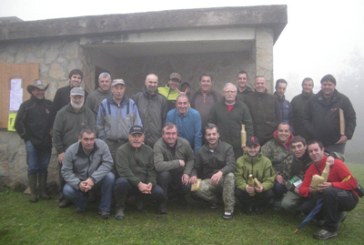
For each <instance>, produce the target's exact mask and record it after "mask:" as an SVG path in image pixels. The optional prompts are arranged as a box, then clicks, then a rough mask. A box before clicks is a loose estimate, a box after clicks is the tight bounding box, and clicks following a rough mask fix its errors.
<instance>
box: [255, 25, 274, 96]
mask: <svg viewBox="0 0 364 245" xmlns="http://www.w3.org/2000/svg"><path fill="white" fill-rule="evenodd" d="M255 60H256V63H255V64H256V69H255V70H256V75H257V76H258V75H261V76H264V77H265V79H266V80H267V88H268V91H269V92H270V93H272V90H273V31H272V29H269V28H257V30H256V38H255Z"/></svg>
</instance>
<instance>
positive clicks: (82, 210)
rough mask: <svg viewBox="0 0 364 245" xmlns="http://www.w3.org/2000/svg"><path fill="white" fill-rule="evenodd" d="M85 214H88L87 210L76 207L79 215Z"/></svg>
mask: <svg viewBox="0 0 364 245" xmlns="http://www.w3.org/2000/svg"><path fill="white" fill-rule="evenodd" d="M84 212H86V210H85V209H84V208H79V207H76V213H78V214H82V213H84Z"/></svg>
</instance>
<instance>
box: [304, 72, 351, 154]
mask: <svg viewBox="0 0 364 245" xmlns="http://www.w3.org/2000/svg"><path fill="white" fill-rule="evenodd" d="M341 112H342V113H341ZM340 114H342V115H343V116H342V118H340ZM304 126H305V129H306V130H307V133H308V135H309V137H310V138H311V139H313V138H314V139H318V140H320V141H321V142H322V143H323V144H324V146H325V149H326V151H328V152H339V153H341V154H345V145H346V142H347V141H348V140H349V139H351V138H352V137H353V134H354V130H355V127H356V113H355V110H354V108H353V106H352V104H351V102H350V99H349V98H348V97H346V96H345V95H343V94H341V93H339V92H338V91H337V90H336V79H335V78H334V76H333V75H331V74H328V75H325V76H324V77H323V78H322V79H321V90H320V92H318V94H316V95H314V96H312V98H311V99H310V100H309V101H308V102H307V104H306V107H305V116H304ZM341 127H342V130H340V128H341Z"/></svg>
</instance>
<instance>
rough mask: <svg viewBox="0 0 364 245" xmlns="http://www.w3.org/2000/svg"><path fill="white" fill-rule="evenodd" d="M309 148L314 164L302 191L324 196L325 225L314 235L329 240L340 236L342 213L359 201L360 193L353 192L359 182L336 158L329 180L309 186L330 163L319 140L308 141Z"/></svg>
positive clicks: (313, 196)
mask: <svg viewBox="0 0 364 245" xmlns="http://www.w3.org/2000/svg"><path fill="white" fill-rule="evenodd" d="M307 148H308V154H309V155H310V158H311V159H312V164H311V165H310V167H309V168H308V169H307V171H306V173H305V177H304V179H303V183H302V186H301V187H300V189H299V194H300V195H301V196H303V197H306V198H309V199H318V198H322V200H323V206H322V209H321V211H322V212H323V217H324V224H323V228H322V229H321V230H319V231H318V232H316V233H314V235H313V236H314V238H316V239H318V240H326V239H329V238H332V237H335V236H337V231H338V229H339V225H340V222H341V221H342V220H343V218H344V213H343V212H344V211H350V210H352V209H353V208H355V206H356V204H357V203H358V195H357V193H356V192H355V191H354V189H355V188H356V187H357V185H358V183H357V181H356V179H355V178H354V176H353V175H352V174H351V172H350V170H349V169H348V167H347V166H346V164H345V163H344V162H343V161H341V160H339V159H335V160H334V164H333V165H332V166H331V167H330V169H329V174H328V178H327V181H325V182H323V183H322V184H319V186H318V188H312V187H310V185H311V180H312V177H313V175H321V174H322V172H323V170H324V168H325V166H326V164H327V163H326V161H327V156H326V155H325V153H324V147H323V145H322V143H321V142H319V141H315V140H314V141H311V142H309V143H308V144H307Z"/></svg>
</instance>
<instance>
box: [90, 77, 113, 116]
mask: <svg viewBox="0 0 364 245" xmlns="http://www.w3.org/2000/svg"><path fill="white" fill-rule="evenodd" d="M110 96H111V75H110V73H108V72H102V73H100V75H99V79H98V87H97V88H96V89H95V90H94V91H92V92H91V93H90V94H89V96H87V98H86V101H85V105H86V106H87V107H88V108H90V110H91V111H93V113H94V114H95V118H96V117H97V112H98V111H99V105H100V103H101V101H102V100H103V99H105V98H107V97H110Z"/></svg>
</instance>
